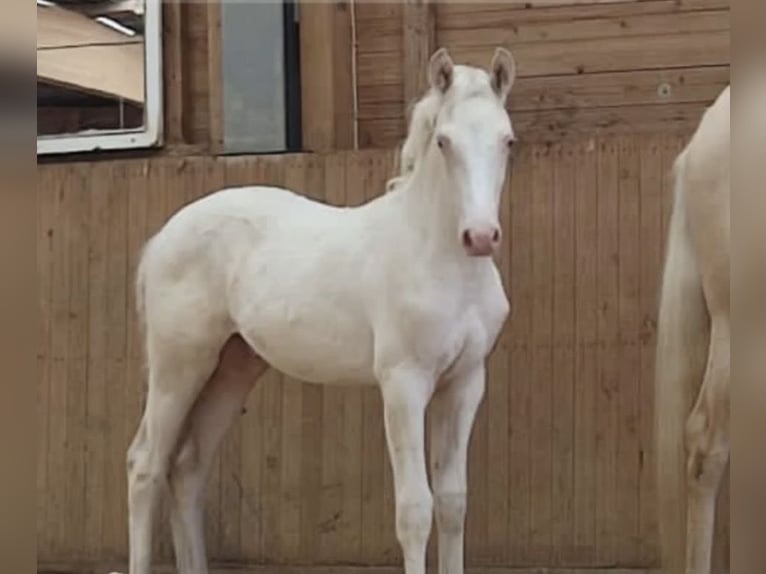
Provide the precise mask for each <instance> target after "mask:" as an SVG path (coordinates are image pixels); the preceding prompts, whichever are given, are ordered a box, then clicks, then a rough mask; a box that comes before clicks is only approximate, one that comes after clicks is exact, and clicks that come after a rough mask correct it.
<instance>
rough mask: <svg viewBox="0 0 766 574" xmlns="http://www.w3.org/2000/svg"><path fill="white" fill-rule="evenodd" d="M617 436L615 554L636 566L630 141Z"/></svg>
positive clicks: (634, 194) (635, 301)
mask: <svg viewBox="0 0 766 574" xmlns="http://www.w3.org/2000/svg"><path fill="white" fill-rule="evenodd" d="M618 154H619V157H618V162H619V222H620V228H619V307H618V316H619V323H618V326H619V332H620V334H619V338H620V348H619V351H618V353H619V354H618V357H619V379H618V380H619V383H618V384H619V387H618V397H619V398H618V409H619V433H618V437H617V476H616V480H617V484H616V486H615V488H616V490H617V493H618V496H617V507H616V510H617V515H618V516H619V517H620V528H619V533H620V535H619V537H618V538H617V541H616V542H617V546H616V552H617V555H618V556H619V557H620V559H621V560H623V561H625V562H626V563H635V562H636V561H638V560H639V512H638V492H639V485H638V474H639V456H640V454H639V439H638V423H639V389H638V386H639V382H638V377H639V373H640V371H639V367H640V354H639V348H638V330H639V314H638V307H639V274H640V270H639V262H640V254H641V246H640V243H639V219H640V214H639V209H640V199H641V196H640V180H639V178H640V169H641V167H640V155H639V149H638V147H637V144H636V143H635V139H634V138H630V139H627V138H623V139H621V140H620V142H619V149H618Z"/></svg>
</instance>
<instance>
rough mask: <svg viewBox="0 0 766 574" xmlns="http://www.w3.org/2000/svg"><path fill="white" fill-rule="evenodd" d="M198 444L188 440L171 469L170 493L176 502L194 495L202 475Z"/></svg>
mask: <svg viewBox="0 0 766 574" xmlns="http://www.w3.org/2000/svg"><path fill="white" fill-rule="evenodd" d="M199 454H200V453H199V447H198V446H197V443H196V442H195V441H194V440H193V439H191V438H187V440H185V441H184V442H183V445H182V446H181V449H180V450H179V451H178V454H177V455H176V456H175V458H174V459H173V464H172V465H171V467H170V477H169V481H168V482H169V484H170V491H171V493H172V494H173V498H175V499H176V500H178V499H181V498H184V497H186V496H188V495H193V494H194V492H195V483H196V482H197V479H198V477H199V474H200V469H201V461H200V456H199Z"/></svg>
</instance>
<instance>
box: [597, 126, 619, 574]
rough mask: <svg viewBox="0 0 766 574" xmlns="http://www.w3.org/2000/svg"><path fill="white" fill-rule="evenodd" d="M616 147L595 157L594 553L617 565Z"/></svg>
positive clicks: (610, 144)
mask: <svg viewBox="0 0 766 574" xmlns="http://www.w3.org/2000/svg"><path fill="white" fill-rule="evenodd" d="M617 151H618V150H617V143H616V142H615V141H614V140H610V141H608V142H604V143H602V144H601V146H600V148H599V158H598V207H597V209H598V275H599V282H598V307H599V314H598V348H599V357H598V363H599V365H598V372H597V377H598V378H597V381H598V383H597V392H596V405H595V406H596V421H597V422H596V459H595V464H596V485H597V487H596V489H597V490H596V491H597V493H598V497H597V498H596V509H597V510H596V512H597V527H596V551H597V554H598V560H599V561H604V562H606V563H612V562H614V561H615V541H616V537H617V535H618V531H619V524H620V523H619V518H620V517H619V515H618V514H617V513H616V512H615V507H616V503H617V493H616V492H615V472H616V468H615V464H616V460H615V456H616V453H617V432H618V428H617V398H618V397H617V393H618V389H619V380H618V378H619V359H618V356H617V352H619V348H618V346H617V344H618V340H619V330H618V329H619V322H618V321H619V317H618V312H619V275H618V271H619V219H618V218H619V201H620V196H619V185H618V168H619V166H618V155H617Z"/></svg>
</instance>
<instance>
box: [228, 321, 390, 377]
mask: <svg viewBox="0 0 766 574" xmlns="http://www.w3.org/2000/svg"><path fill="white" fill-rule="evenodd" d="M274 311H277V310H276V309H274V310H272V311H266V312H264V313H261V314H260V315H261V317H260V319H259V320H257V321H253V322H252V324H250V325H248V326H247V327H244V328H242V329H240V331H241V333H242V335H243V336H244V338H245V339H246V340H247V341H248V342H249V343H250V344H251V345H252V347H253V348H254V349H255V350H256V352H257V353H258V354H259V355H261V357H263V358H264V359H265V360H266V361H267V362H268V363H269V364H270V365H271V366H272V367H274V368H275V369H277V370H279V371H281V372H283V373H285V374H287V375H288V376H290V377H293V378H296V379H299V380H302V381H305V382H310V383H334V384H374V383H375V377H374V373H373V342H372V335H371V333H368V332H366V331H365V329H364V328H363V327H362V326H360V325H353V324H352V323H353V322H352V321H348V320H343V319H341V318H339V317H338V316H337V315H335V316H333V315H332V314H331V313H324V312H321V311H320V310H316V311H315V312H313V313H307V312H305V313H300V314H298V315H292V316H289V315H287V316H286V314H281V313H279V312H278V311H277V312H276V313H275V312H274Z"/></svg>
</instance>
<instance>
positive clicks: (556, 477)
mask: <svg viewBox="0 0 766 574" xmlns="http://www.w3.org/2000/svg"><path fill="white" fill-rule="evenodd" d="M575 149H576V146H575V145H574V144H568V145H563V146H557V147H556V148H554V155H553V156H552V161H553V181H554V186H553V189H554V192H553V225H554V234H553V235H554V238H553V317H554V320H553V323H554V324H553V333H552V343H553V364H552V370H553V405H552V426H553V429H552V432H553V448H552V458H553V468H552V474H553V476H552V482H553V500H552V506H553V508H552V515H553V528H552V530H553V533H552V538H553V548H554V553H553V556H551V558H552V563H553V564H556V565H566V564H570V561H571V559H572V546H573V530H574V501H575V498H576V496H577V494H576V492H575V490H574V463H575V460H574V448H575V446H574V432H573V431H574V404H575V388H574V376H575V371H574V336H575V306H574V292H575V275H576V272H577V271H576V253H575V249H574V247H575V203H574V198H575V192H576V188H575V182H576V172H577V167H576V163H575V157H574V153H575Z"/></svg>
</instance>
